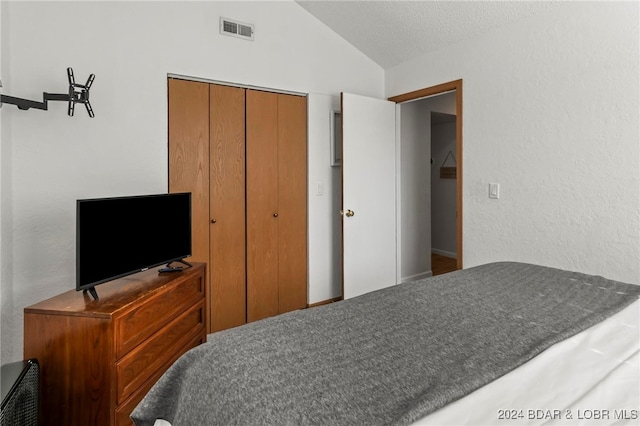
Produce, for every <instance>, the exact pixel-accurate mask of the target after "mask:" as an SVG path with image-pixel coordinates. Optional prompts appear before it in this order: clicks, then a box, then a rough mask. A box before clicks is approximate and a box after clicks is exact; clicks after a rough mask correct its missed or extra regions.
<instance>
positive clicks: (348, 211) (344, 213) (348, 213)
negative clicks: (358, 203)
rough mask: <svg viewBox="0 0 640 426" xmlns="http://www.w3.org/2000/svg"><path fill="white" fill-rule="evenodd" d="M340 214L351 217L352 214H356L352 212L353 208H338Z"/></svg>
mask: <svg viewBox="0 0 640 426" xmlns="http://www.w3.org/2000/svg"><path fill="white" fill-rule="evenodd" d="M340 214H341V215H343V216H347V217H352V216H353V215H354V214H356V212H354V211H353V210H347V211H344V210H340Z"/></svg>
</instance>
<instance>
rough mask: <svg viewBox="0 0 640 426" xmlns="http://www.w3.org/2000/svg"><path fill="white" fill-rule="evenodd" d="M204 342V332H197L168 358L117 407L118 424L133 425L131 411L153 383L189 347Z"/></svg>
mask: <svg viewBox="0 0 640 426" xmlns="http://www.w3.org/2000/svg"><path fill="white" fill-rule="evenodd" d="M204 342H205V336H204V335H203V334H202V333H197V334H196V335H195V337H192V338H191V340H189V343H187V344H186V345H185V347H184V348H183V350H181V351H179V352H177V353H176V354H174V356H172V357H171V358H170V359H169V360H168V362H167V363H166V364H165V365H163V366H162V367H161V368H160V370H158V371H157V372H155V373H154V374H153V375H152V376H151V378H150V379H149V380H148V381H147V382H146V383H144V384H143V385H142V386H140V387H139V388H138V389H136V390H135V391H134V392H133V394H132V395H131V396H130V397H129V398H128V399H126V400H125V401H124V403H122V404H121V405H119V406H118V408H116V426H132V425H133V421H131V417H130V416H131V412H132V411H133V410H134V408H136V406H137V405H138V404H139V403H140V401H142V398H144V396H145V395H146V394H147V393H148V392H149V390H151V387H153V385H154V384H155V383H156V382H157V381H158V379H160V377H162V375H163V374H164V372H165V371H167V369H168V368H169V367H170V366H171V364H173V363H174V362H176V360H177V359H178V358H180V356H181V355H182V354H183V353H185V352H187V351H188V350H189V349H192V348H195V347H196V346H198V345H200V344H202V343H204Z"/></svg>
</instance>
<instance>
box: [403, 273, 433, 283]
mask: <svg viewBox="0 0 640 426" xmlns="http://www.w3.org/2000/svg"><path fill="white" fill-rule="evenodd" d="M432 276H433V272H431V271H427V272H422V273H421V274H415V275H409V276H408V277H402V278H401V279H400V283H408V282H411V281H417V280H421V279H423V278H429V277H432Z"/></svg>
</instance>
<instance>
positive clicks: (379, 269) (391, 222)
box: [340, 80, 463, 299]
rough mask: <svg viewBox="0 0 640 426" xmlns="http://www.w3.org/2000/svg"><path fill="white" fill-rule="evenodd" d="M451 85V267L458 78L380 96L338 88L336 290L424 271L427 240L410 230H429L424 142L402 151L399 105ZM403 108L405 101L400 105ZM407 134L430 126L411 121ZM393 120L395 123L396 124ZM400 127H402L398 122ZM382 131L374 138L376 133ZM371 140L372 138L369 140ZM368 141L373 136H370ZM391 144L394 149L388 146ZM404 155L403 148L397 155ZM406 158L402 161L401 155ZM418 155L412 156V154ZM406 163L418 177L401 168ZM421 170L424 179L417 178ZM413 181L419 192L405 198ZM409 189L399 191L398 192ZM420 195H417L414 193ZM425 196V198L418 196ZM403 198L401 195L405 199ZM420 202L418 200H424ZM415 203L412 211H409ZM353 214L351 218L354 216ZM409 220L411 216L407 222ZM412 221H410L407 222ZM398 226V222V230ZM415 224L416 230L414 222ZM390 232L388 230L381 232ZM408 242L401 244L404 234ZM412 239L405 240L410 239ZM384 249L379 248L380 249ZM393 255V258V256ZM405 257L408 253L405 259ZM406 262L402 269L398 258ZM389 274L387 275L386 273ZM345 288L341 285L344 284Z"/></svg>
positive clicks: (370, 287) (362, 289) (351, 293)
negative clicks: (339, 284) (339, 196)
mask: <svg viewBox="0 0 640 426" xmlns="http://www.w3.org/2000/svg"><path fill="white" fill-rule="evenodd" d="M447 92H453V98H454V99H455V107H454V109H455V115H456V116H457V120H456V139H455V145H456V152H457V153H458V158H457V161H456V167H455V171H454V175H455V177H456V179H455V182H456V197H455V198H456V211H455V220H456V227H455V228H456V242H457V247H456V250H457V253H456V254H457V259H456V267H457V268H458V269H461V268H462V264H463V263H462V262H463V259H462V131H461V130H462V80H457V81H453V82H449V83H444V84H441V85H438V86H433V87H429V88H425V89H421V90H417V91H414V92H410V93H407V94H404V95H399V96H395V97H392V98H389V99H388V100H382V99H375V98H369V97H364V96H360V95H355V94H349V93H344V92H343V93H342V94H341V108H340V110H341V121H342V141H343V142H342V150H343V152H342V154H343V155H342V157H341V158H342V188H343V191H342V198H343V202H342V210H341V212H344V214H343V221H342V266H343V268H342V273H343V276H342V287H343V288H342V297H343V298H345V299H346V298H349V297H355V296H357V295H359V294H364V293H367V292H370V291H374V290H377V289H381V288H384V287H388V286H390V285H394V284H396V283H400V282H404V281H410V280H415V279H420V278H423V277H425V276H430V275H431V259H430V255H431V241H430V237H429V238H415V235H414V234H417V233H420V232H421V231H422V233H426V232H429V233H430V227H431V224H430V221H427V220H426V218H428V217H429V216H430V213H429V207H430V206H429V204H430V202H429V198H428V197H426V196H425V192H427V193H428V192H429V191H428V190H427V189H426V188H427V186H428V185H429V181H430V177H429V175H430V166H429V157H430V152H429V151H430V148H429V147H427V144H424V143H423V144H418V143H416V144H414V148H415V149H416V153H417V155H414V154H413V153H411V152H408V153H407V151H406V150H405V152H404V153H403V146H402V145H403V138H404V135H403V131H402V129H403V128H404V123H403V122H404V121H405V114H404V111H403V107H404V104H405V103H406V104H407V105H409V104H411V103H413V104H414V105H420V104H421V103H422V102H412V101H422V100H423V99H424V98H429V97H435V96H436V95H440V94H445V93H447ZM406 109H407V110H410V109H411V108H406ZM414 121H415V123H417V124H418V125H417V127H419V128H418V129H413V130H414V134H416V135H420V134H423V135H424V134H427V135H430V127H426V128H425V127H424V123H423V122H429V121H430V120H429V119H428V118H427V119H423V120H414ZM396 123H399V124H400V125H396ZM405 131H406V129H405ZM381 136H382V137H381ZM372 141H373V142H372ZM374 142H375V143H374ZM394 150H395V153H394ZM405 154H408V156H407V155H405ZM406 158H408V159H409V161H408V162H406V163H405V162H403V161H402V160H403V159H406ZM416 158H417V159H419V161H418V162H415V160H416ZM406 164H411V169H412V171H415V172H419V173H420V177H419V178H416V177H415V175H408V176H406V178H405V179H404V180H403V176H402V175H403V171H404V167H405V165H406ZM424 176H426V178H424ZM416 186H420V187H421V188H422V192H421V193H420V194H419V196H417V197H413V198H412V197H411V195H412V193H411V191H414V192H415V193H418V192H420V191H415V187H416ZM407 191H409V196H406V197H403V196H404V195H405V194H403V192H407ZM416 199H420V200H419V201H420V202H417V203H416V202H414V200H416ZM425 200H426V201H425ZM405 201H406V202H407V203H406V204H405ZM425 206H426V207H425ZM416 207H417V208H418V209H421V210H420V212H418V211H417V209H416ZM354 216H355V217H354ZM412 220H413V222H411V221H412ZM413 224H416V226H415V227H412V225H413ZM403 227H404V229H403ZM418 227H421V229H418ZM390 235H391V237H389V236H390ZM404 237H406V240H408V243H409V245H408V246H406V247H408V249H407V250H406V251H405V250H404V249H405V248H406V247H405V246H403V245H404V244H405V243H406V241H403V238H404ZM412 244H413V246H412ZM384 248H386V250H383V249H384ZM394 257H395V259H394ZM411 257H413V259H411ZM414 259H418V262H415V263H414V264H411V269H409V268H408V269H407V271H408V272H407V273H405V271H403V270H402V267H403V266H404V265H403V263H404V262H412V261H413V260H414ZM394 275H395V279H394V277H393V276H394ZM347 290H348V291H347Z"/></svg>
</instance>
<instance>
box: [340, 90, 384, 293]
mask: <svg viewBox="0 0 640 426" xmlns="http://www.w3.org/2000/svg"><path fill="white" fill-rule="evenodd" d="M341 103H342V106H341V115H342V117H341V119H342V208H343V212H344V214H343V219H342V224H343V225H342V229H343V234H342V235H343V271H344V280H343V286H344V287H343V297H344V298H345V299H349V298H351V297H355V296H359V295H361V294H364V293H368V292H370V291H374V290H378V289H381V288H384V287H389V286H391V285H394V284H396V130H395V126H396V124H395V123H396V120H395V114H396V112H395V111H396V104H395V103H394V102H389V101H385V100H381V99H374V98H368V97H364V96H359V95H353V94H349V93H342V99H341Z"/></svg>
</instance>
